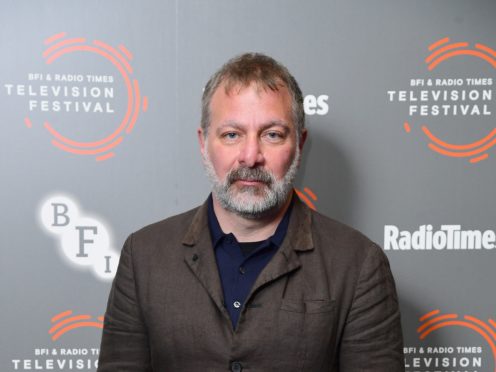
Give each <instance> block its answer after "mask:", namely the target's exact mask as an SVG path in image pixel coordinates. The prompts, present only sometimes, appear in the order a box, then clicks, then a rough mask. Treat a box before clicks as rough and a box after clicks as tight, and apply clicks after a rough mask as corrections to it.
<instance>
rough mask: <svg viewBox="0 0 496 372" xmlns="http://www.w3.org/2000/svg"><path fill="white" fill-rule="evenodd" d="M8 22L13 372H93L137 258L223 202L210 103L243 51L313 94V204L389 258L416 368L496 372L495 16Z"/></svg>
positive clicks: (169, 5) (331, 10) (355, 5)
mask: <svg viewBox="0 0 496 372" xmlns="http://www.w3.org/2000/svg"><path fill="white" fill-rule="evenodd" d="M0 5H1V9H2V10H1V11H0V46H1V50H2V57H1V60H0V66H1V69H0V83H1V84H0V118H1V126H2V129H3V141H2V142H3V143H2V146H1V147H0V153H1V155H0V156H1V157H0V166H1V168H0V172H1V173H0V174H1V180H2V192H1V207H2V211H3V213H2V214H1V216H0V222H1V223H0V225H1V229H2V230H1V232H2V233H1V235H0V239H1V251H0V252H1V263H0V264H1V267H0V275H1V276H0V298H1V301H2V306H1V324H2V331H3V332H2V338H1V344H0V370H1V371H15V370H30V369H38V370H70V369H77V370H87V371H94V370H95V361H96V359H97V358H98V346H99V340H100V334H101V324H102V321H101V316H102V315H103V313H104V310H105V305H106V299H107V295H108V291H109V289H110V284H111V278H112V277H113V272H114V269H115V265H116V264H117V260H118V254H119V251H120V248H121V245H122V243H123V242H124V240H125V238H126V236H127V235H128V234H129V233H130V232H132V231H134V230H136V229H138V228H140V227H142V226H144V225H146V224H148V223H151V222H154V221H156V220H159V219H162V218H165V217H168V216H171V215H173V214H176V213H178V212H181V211H184V210H187V209H190V208H192V207H194V206H196V205H198V204H199V203H201V202H202V201H203V200H204V199H205V197H206V196H207V194H208V192H209V185H208V183H207V180H206V178H205V177H204V174H203V169H202V165H201V161H200V155H199V150H198V145H197V142H196V132H195V131H196V128H197V127H198V123H199V115H200V104H199V102H200V97H201V93H202V87H203V84H204V83H205V82H206V80H207V79H208V77H209V75H210V74H211V73H212V72H213V71H214V70H216V69H217V68H218V67H219V66H220V65H221V64H222V63H223V62H225V61H226V60H227V59H228V58H230V57H232V56H234V55H236V54H239V53H241V52H245V51H259V52H264V53H267V54H269V55H271V56H273V57H275V58H276V59H278V60H280V61H281V62H283V63H284V64H285V65H287V67H288V68H289V69H290V70H291V71H292V73H293V74H294V75H295V77H296V78H297V80H298V81H299V82H300V85H301V87H302V89H303V91H304V94H305V96H306V111H307V114H308V116H307V119H308V120H307V122H308V130H309V139H308V142H307V145H306V149H305V151H304V160H303V164H302V168H303V169H302V170H301V172H300V174H299V177H298V180H297V184H296V187H297V189H298V190H299V191H300V192H301V193H302V195H303V197H306V198H307V201H310V202H311V203H312V204H313V205H314V206H315V208H316V209H317V210H318V211H320V212H322V213H324V214H327V215H329V216H331V217H334V218H336V219H338V220H341V221H343V222H345V223H347V224H349V225H351V226H353V227H355V228H357V229H359V230H361V231H363V232H364V233H365V234H367V235H368V236H369V237H371V238H372V239H373V240H375V241H376V242H378V243H380V244H381V245H383V246H384V248H385V251H386V254H387V255H388V257H389V259H390V262H391V265H392V270H393V273H394V275H395V278H396V282H397V287H398V292H399V296H400V301H401V310H402V320H403V327H404V334H405V352H406V354H405V356H406V359H405V363H406V365H407V370H409V371H433V370H436V371H443V372H447V371H455V370H456V371H462V370H463V371H471V372H473V371H479V372H480V371H494V370H496V362H495V360H496V346H495V344H496V323H495V321H494V319H496V314H495V299H494V298H495V296H494V295H495V289H494V288H495V286H494V282H495V279H496V274H495V270H494V269H493V265H494V263H495V259H494V254H495V253H494V252H495V251H496V249H494V247H495V240H496V237H495V233H494V230H495V225H494V221H495V216H496V215H495V206H496V203H495V201H494V198H493V192H492V191H491V190H493V187H494V184H495V181H496V176H495V172H494V169H495V161H496V160H495V155H496V154H495V150H494V147H493V145H494V142H496V140H495V136H496V133H494V132H493V131H494V129H495V120H494V118H495V113H496V105H495V104H494V101H495V98H494V94H495V92H494V84H495V83H496V82H495V81H494V80H495V77H496V74H495V69H496V51H495V50H496V35H495V32H494V31H495V26H494V25H495V16H496V3H495V2H494V1H492V0H485V1H484V0H478V1H471V2H467V1H448V0H438V1H411V0H408V1H407V0H402V1H397V0H376V1H357V0H354V1H349V0H334V1H323V0H322V1H317V0H312V1H305V2H303V1H296V0H294V1H287V0H285V1H282V0H279V1H274V0H271V1H262V0H243V1H238V0H218V1H201V0H186V1H184V0H183V1H179V0H176V1H175V2H174V1H158V0H153V1H146V2H138V1H96V0H91V1H72V2H66V1H55V0H46V1H22V2H21V1H14V0H12V1H8V0H2V1H1V4H0ZM315 199H316V200H315ZM464 248H467V249H464Z"/></svg>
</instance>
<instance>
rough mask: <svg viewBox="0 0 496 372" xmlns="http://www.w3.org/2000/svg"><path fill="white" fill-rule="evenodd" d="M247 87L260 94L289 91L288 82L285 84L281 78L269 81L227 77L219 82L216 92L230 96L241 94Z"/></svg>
mask: <svg viewBox="0 0 496 372" xmlns="http://www.w3.org/2000/svg"><path fill="white" fill-rule="evenodd" d="M246 89H253V90H254V91H255V92H256V93H257V94H259V95H260V94H262V93H270V92H279V93H282V92H287V93H289V90H288V88H287V86H286V84H284V83H283V81H282V80H280V79H275V80H273V81H269V82H265V81H261V80H251V81H237V80H230V79H226V80H224V81H222V82H221V83H220V84H219V86H218V87H217V89H216V90H215V92H214V94H215V93H217V92H220V91H223V92H224V94H226V95H227V96H230V95H232V94H240V93H242V92H243V91H244V90H246Z"/></svg>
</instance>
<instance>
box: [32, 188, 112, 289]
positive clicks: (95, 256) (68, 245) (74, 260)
mask: <svg viewBox="0 0 496 372" xmlns="http://www.w3.org/2000/svg"><path fill="white" fill-rule="evenodd" d="M40 217H41V223H42V225H43V227H44V228H45V229H46V230H47V231H48V232H50V233H51V234H54V235H55V236H56V237H57V238H58V241H59V248H60V250H61V253H62V255H63V257H64V258H65V259H66V261H67V262H68V263H70V264H71V265H73V266H76V267H82V268H87V269H91V270H92V271H93V273H94V274H95V275H96V276H97V278H99V279H102V280H111V279H112V278H113V277H114V276H115V272H116V269H117V264H118V262H119V254H118V253H117V252H116V251H115V250H113V249H112V248H111V247H110V235H109V232H108V229H107V228H106V227H105V225H104V224H103V223H102V222H101V221H100V220H99V219H97V218H95V217H91V216H88V215H83V214H82V213H81V212H80V209H79V207H78V205H77V203H76V202H75V201H74V200H73V199H71V198H69V197H67V196H63V195H55V196H51V197H49V198H48V199H47V200H45V202H43V204H42V206H41V210H40Z"/></svg>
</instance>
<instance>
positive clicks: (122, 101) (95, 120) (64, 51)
mask: <svg viewBox="0 0 496 372" xmlns="http://www.w3.org/2000/svg"><path fill="white" fill-rule="evenodd" d="M44 47H45V49H44V51H42V52H41V53H40V57H41V58H42V61H44V65H41V64H40V67H39V70H40V71H31V72H28V73H27V74H26V80H25V81H17V82H6V83H4V84H3V86H4V91H5V93H6V95H7V96H8V98H10V99H14V98H16V99H20V100H21V101H22V102H23V104H24V105H25V107H26V111H25V113H24V115H25V117H24V124H25V126H26V127H27V128H33V129H34V130H40V129H43V130H45V131H46V132H47V133H48V135H49V138H50V139H51V144H52V145H53V146H55V147H56V148H57V149H60V150H62V151H64V152H67V153H70V154H74V155H83V156H89V157H93V158H95V159H96V160H97V161H102V160H106V159H109V158H111V157H113V156H114V155H115V150H116V148H117V146H118V145H119V144H121V143H122V142H123V140H124V138H125V136H126V135H128V134H130V133H131V132H132V130H133V129H134V127H135V125H136V124H137V122H138V117H139V116H140V113H141V112H145V111H147V109H148V97H147V96H146V95H143V94H142V92H141V89H140V85H139V83H138V80H137V79H136V78H135V77H134V74H135V71H134V68H133V66H132V60H133V58H134V56H133V54H132V52H131V51H130V50H129V49H128V48H126V46H124V45H123V44H119V45H117V46H112V45H110V44H108V43H105V42H103V41H101V40H88V39H87V38H85V37H69V36H68V35H67V34H66V33H65V32H62V33H59V34H56V35H53V36H51V37H49V38H47V39H46V40H45V41H44ZM34 58H36V56H35V55H33V59H34Z"/></svg>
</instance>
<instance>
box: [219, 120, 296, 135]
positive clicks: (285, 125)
mask: <svg viewBox="0 0 496 372" xmlns="http://www.w3.org/2000/svg"><path fill="white" fill-rule="evenodd" d="M226 127H229V128H234V129H239V130H242V129H243V125H242V124H240V123H238V122H237V121H233V120H228V121H226V122H224V123H222V124H220V125H219V127H218V128H217V132H220V131H222V129H225V128H226ZM272 127H282V128H283V129H284V130H285V131H286V132H289V131H290V126H289V124H288V123H287V122H285V121H283V120H270V121H268V122H267V123H264V124H262V126H261V128H260V130H261V131H264V130H267V129H269V128H272Z"/></svg>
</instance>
